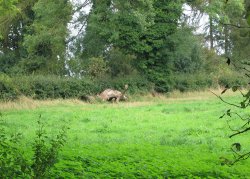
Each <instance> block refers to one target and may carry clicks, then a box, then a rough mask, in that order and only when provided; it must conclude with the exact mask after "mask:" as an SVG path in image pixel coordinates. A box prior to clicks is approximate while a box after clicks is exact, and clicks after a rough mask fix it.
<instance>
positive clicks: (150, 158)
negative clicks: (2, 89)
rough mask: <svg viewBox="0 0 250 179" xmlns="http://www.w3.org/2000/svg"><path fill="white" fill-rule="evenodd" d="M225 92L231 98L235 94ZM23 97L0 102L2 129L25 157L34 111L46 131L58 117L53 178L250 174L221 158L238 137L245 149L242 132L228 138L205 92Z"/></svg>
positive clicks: (219, 106) (216, 105) (218, 106)
mask: <svg viewBox="0 0 250 179" xmlns="http://www.w3.org/2000/svg"><path fill="white" fill-rule="evenodd" d="M209 95H210V96H209ZM201 96H202V95H201ZM226 98H227V100H230V101H237V100H238V97H237V96H236V97H234V96H231V97H226ZM29 103H33V104H34V105H30V106H29V105H25V107H20V106H22V103H20V104H16V103H10V104H8V106H11V105H13V107H10V108H8V107H6V106H5V105H6V104H3V103H2V104H0V109H1V114H2V117H1V119H2V120H1V126H2V127H4V128H5V129H6V130H7V132H8V133H14V132H21V133H22V134H23V138H22V144H21V145H20V147H21V148H22V149H23V150H25V151H26V155H27V157H28V156H30V155H31V152H32V150H31V145H32V142H33V141H32V139H33V138H34V136H35V130H36V126H37V120H38V118H39V116H40V115H41V120H42V121H43V122H45V123H46V126H47V127H46V129H47V132H48V134H49V135H53V134H56V133H57V131H58V130H59V128H60V126H61V125H64V124H65V123H66V124H67V125H68V126H69V127H70V129H69V131H68V139H67V143H66V145H65V146H64V148H63V151H62V152H61V153H60V160H59V162H58V163H57V164H56V166H55V167H54V168H53V170H52V171H51V173H50V175H51V177H54V178H195V177H197V178H199V177H200V178H209V177H210V178H248V177H249V176H250V168H249V166H250V160H246V161H242V162H240V163H237V164H235V165H234V166H231V167H229V166H226V165H221V162H222V160H221V157H231V156H232V152H231V150H230V145H231V144H232V143H234V142H239V141H240V142H241V143H242V144H243V146H244V147H243V150H247V147H249V145H248V146H247V143H248V142H249V140H248V139H249V137H248V136H247V135H243V136H240V137H236V138H233V139H229V138H228V136H229V135H230V134H231V133H232V132H231V131H230V129H229V128H228V127H227V123H226V121H225V119H219V116H220V115H221V114H222V113H223V112H224V111H225V110H226V109H227V108H226V107H225V106H224V105H223V103H222V102H221V101H220V100H219V99H217V98H215V97H213V96H212V95H211V94H208V95H204V96H202V97H196V98H194V97H193V96H191V97H190V98H179V97H175V98H164V97H156V98H153V100H152V99H147V100H144V101H143V100H141V102H135V101H134V102H126V103H119V104H110V103H97V104H86V103H82V102H79V101H76V100H71V101H63V100H58V101H53V102H41V101H40V102H34V101H29ZM1 106H2V107H1ZM4 106H5V107H4ZM18 106H19V107H18ZM31 106H33V107H31ZM237 123H238V122H237V121H236V122H235V124H237ZM248 149H249V148H248Z"/></svg>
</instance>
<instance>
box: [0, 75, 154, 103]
mask: <svg viewBox="0 0 250 179" xmlns="http://www.w3.org/2000/svg"><path fill="white" fill-rule="evenodd" d="M4 79H5V78H4ZM2 81H4V84H5V86H8V88H4V89H5V91H4V93H1V96H0V98H1V99H2V100H13V99H16V98H17V97H18V95H24V96H28V97H31V98H34V99H56V98H63V99H66V98H81V97H82V96H84V95H96V94H98V93H100V92H102V91H103V90H104V89H107V88H112V89H116V90H121V91H122V90H123V89H124V85H125V84H128V85H129V89H128V93H131V94H133V93H139V92H147V91H150V90H151V89H152V88H153V84H152V83H149V82H148V80H146V79H145V78H143V77H141V76H136V75H133V76H126V77H120V78H107V77H106V78H102V79H89V78H83V79H79V78H71V77H57V76H20V77H12V78H9V77H8V78H6V79H5V80H2ZM0 82H1V81H0ZM0 84H1V83H0ZM10 87H11V88H10ZM2 88H3V87H2ZM14 89H17V90H14ZM13 90H14V91H13ZM1 91H3V90H1ZM16 91H18V92H19V93H17V92H16ZM12 94H15V95H12ZM11 96H12V98H10V97H11ZM14 97H15V98H14Z"/></svg>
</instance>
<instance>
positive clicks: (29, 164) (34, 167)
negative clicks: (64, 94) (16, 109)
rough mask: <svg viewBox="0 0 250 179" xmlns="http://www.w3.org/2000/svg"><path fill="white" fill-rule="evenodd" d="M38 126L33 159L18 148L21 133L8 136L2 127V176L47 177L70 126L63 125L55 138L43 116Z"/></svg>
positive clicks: (0, 156) (0, 144)
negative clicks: (25, 155)
mask: <svg viewBox="0 0 250 179" xmlns="http://www.w3.org/2000/svg"><path fill="white" fill-rule="evenodd" d="M38 126H39V127H38V129H37V131H36V138H35V139H34V143H33V145H32V150H33V152H34V154H33V156H32V159H31V160H28V159H26V158H25V157H24V152H23V151H21V150H20V149H19V148H18V145H19V144H20V139H21V136H22V135H21V133H17V134H14V135H11V136H8V135H7V133H6V131H5V129H4V128H1V129H0V178H19V177H21V178H46V176H47V175H48V172H49V171H50V169H51V168H52V167H53V166H54V165H55V163H56V162H57V160H58V153H59V151H60V150H61V149H62V147H63V146H64V144H65V142H66V131H67V130H68V128H67V127H65V126H63V127H62V128H61V130H60V132H59V134H58V135H56V137H55V138H54V139H49V138H48V136H47V133H46V131H45V125H44V123H42V122H41V116H40V117H39V120H38Z"/></svg>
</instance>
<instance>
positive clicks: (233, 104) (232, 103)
mask: <svg viewBox="0 0 250 179" xmlns="http://www.w3.org/2000/svg"><path fill="white" fill-rule="evenodd" d="M209 91H210V92H211V93H213V94H214V95H215V96H216V97H218V98H219V99H220V100H221V101H222V102H224V103H226V104H228V105H231V106H235V107H237V108H242V106H238V105H236V104H233V103H229V102H227V101H225V100H224V99H223V98H222V97H220V96H219V95H217V94H215V93H214V92H212V91H211V90H209Z"/></svg>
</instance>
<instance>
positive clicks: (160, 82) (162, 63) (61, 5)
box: [0, 0, 250, 92]
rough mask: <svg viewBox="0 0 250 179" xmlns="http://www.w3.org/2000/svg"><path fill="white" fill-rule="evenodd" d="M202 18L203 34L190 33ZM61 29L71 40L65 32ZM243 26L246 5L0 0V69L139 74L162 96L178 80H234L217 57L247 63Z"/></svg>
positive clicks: (200, 0) (249, 17)
mask: <svg viewBox="0 0 250 179" xmlns="http://www.w3.org/2000/svg"><path fill="white" fill-rule="evenodd" d="M184 5H188V6H190V7H191V10H190V14H192V17H189V15H190V14H184V9H183V6H184ZM86 7H87V8H89V9H90V12H89V13H86V12H85V11H84V10H83V9H84V8H86ZM203 14H206V16H208V23H207V24H206V29H204V31H203V33H202V34H197V33H194V32H195V27H194V26H192V25H190V23H188V21H189V22H190V21H191V22H192V24H195V22H197V21H198V20H200V19H201V18H202V15H203ZM203 17H204V16H203ZM69 24H70V25H71V29H72V28H73V29H76V30H77V35H75V36H71V35H70V33H69V31H70V30H69ZM249 24H250V2H249V1H247V0H227V1H226V0H225V1H224V0H185V1H184V0H134V1H124V0H85V1H77V3H73V2H72V1H70V0H63V1H62V0H54V1H52V0H26V1H21V0H9V1H0V72H2V73H5V74H7V75H9V76H16V75H19V76H20V75H21V76H22V75H26V76H27V75H48V74H49V75H57V76H65V75H67V76H72V77H80V78H90V79H100V78H104V77H105V78H123V77H127V76H142V77H143V79H144V78H146V79H148V80H149V81H150V82H152V83H154V86H155V87H154V88H155V90H156V91H158V92H168V91H171V90H172V89H173V88H174V86H175V85H174V84H176V83H175V82H176V81H177V80H178V79H180V78H181V79H183V78H187V77H189V78H190V79H192V78H194V75H196V76H197V75H198V76H204V79H205V77H206V76H209V77H211V78H212V79H213V80H214V81H219V80H221V78H222V76H223V75H225V74H226V75H228V76H230V77H228V78H229V80H230V79H231V78H233V77H235V76H236V75H237V74H238V72H237V70H235V69H229V70H226V64H225V58H224V57H227V58H230V59H232V60H234V61H235V62H237V63H247V60H248V58H249V53H250V44H249V40H250V27H249ZM227 80H228V79H227ZM202 81H204V80H202V79H201V80H200V82H199V83H202ZM198 85H199V84H198Z"/></svg>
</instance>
